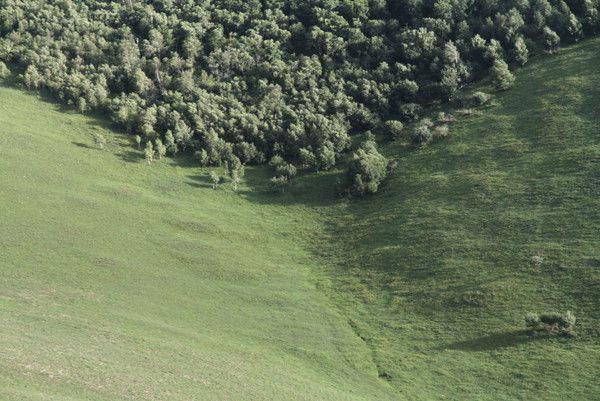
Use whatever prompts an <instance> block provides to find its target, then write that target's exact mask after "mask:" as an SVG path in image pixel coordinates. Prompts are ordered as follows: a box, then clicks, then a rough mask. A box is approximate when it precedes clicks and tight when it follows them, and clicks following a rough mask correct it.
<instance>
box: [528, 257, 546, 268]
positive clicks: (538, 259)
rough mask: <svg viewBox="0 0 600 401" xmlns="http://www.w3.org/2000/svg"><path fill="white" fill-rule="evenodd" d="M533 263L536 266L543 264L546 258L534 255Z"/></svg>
mask: <svg viewBox="0 0 600 401" xmlns="http://www.w3.org/2000/svg"><path fill="white" fill-rule="evenodd" d="M531 263H532V264H533V265H534V266H541V265H542V263H544V258H543V257H541V256H538V255H534V256H532V257H531Z"/></svg>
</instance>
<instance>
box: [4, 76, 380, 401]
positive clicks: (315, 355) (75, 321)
mask: <svg viewBox="0 0 600 401" xmlns="http://www.w3.org/2000/svg"><path fill="white" fill-rule="evenodd" d="M0 110H2V111H1V112H0V188H1V189H0V211H1V213H0V214H1V218H0V249H1V252H0V264H1V269H2V275H1V280H0V319H1V324H0V372H1V373H0V399H2V400H50V399H56V400H65V399H73V400H75V399H77V400H80V399H89V400H119V399H122V400H126V399H138V400H142V399H143V400H153V399H156V400H158V399H160V400H190V399H197V400H202V399H203V400H208V399H211V400H216V399H218V400H228V399H230V400H244V399H246V400H258V399H307V400H309V399H310V400H320V399H328V400H329V399H330V400H335V399H339V400H370V399H373V397H374V396H375V397H377V398H379V399H386V398H387V399H389V397H390V393H389V392H388V386H387V385H386V383H384V382H383V381H381V380H379V379H378V378H377V372H376V368H375V366H374V364H373V362H372V360H371V355H370V351H369V350H368V348H367V347H366V346H365V344H364V343H362V342H361V341H360V339H359V338H358V337H356V335H355V334H354V333H353V331H352V329H351V327H350V326H349V325H348V323H347V321H346V319H345V318H344V317H343V316H341V315H340V314H339V313H338V312H336V311H335V308H333V307H332V305H331V303H330V301H329V300H328V299H327V298H326V297H325V295H324V294H323V293H322V292H321V291H319V290H317V289H316V283H317V282H318V276H317V273H318V272H319V271H320V266H319V262H318V261H317V260H316V258H315V257H314V256H312V255H311V253H309V252H308V251H307V249H308V243H309V242H311V241H314V235H315V234H314V233H318V232H320V231H321V228H320V224H322V223H321V222H320V221H319V220H318V219H317V218H316V217H317V216H316V215H315V213H314V212H312V211H311V210H310V209H309V208H306V207H301V206H298V207H296V208H295V209H294V210H290V211H288V210H287V209H285V208H283V207H282V206H274V205H272V206H269V205H267V204H263V205H261V204H258V203H257V202H254V201H251V200H245V199H244V197H243V194H235V193H233V192H232V191H231V189H229V188H226V187H224V188H223V189H222V190H220V191H213V190H212V189H210V185H209V184H208V177H207V176H206V172H205V171H204V172H202V171H200V169H197V168H193V167H185V165H184V166H181V164H180V165H171V164H170V163H171V162H169V161H162V162H158V163H156V164H155V165H153V166H152V167H149V166H147V165H146V164H145V163H144V161H143V159H142V158H141V156H140V154H141V152H136V151H134V150H132V148H131V145H130V143H129V142H127V140H126V138H124V137H122V136H120V135H116V134H113V133H111V132H109V131H108V129H107V127H105V126H103V125H101V123H99V122H98V121H97V120H94V119H91V118H87V117H83V116H81V115H77V114H74V113H72V112H69V111H66V110H61V109H59V108H58V106H55V105H53V104H51V103H48V102H45V101H43V100H40V99H38V98H36V97H35V96H33V95H31V94H26V93H24V92H22V91H19V90H16V89H12V88H10V87H6V86H5V87H0ZM93 132H102V133H104V135H105V136H106V137H107V138H108V139H109V144H108V147H107V149H106V150H104V151H101V150H98V149H96V148H95V147H94V146H93V142H92V140H91V134H92V133H93ZM138 153H139V154H138ZM244 191H246V189H242V191H241V192H242V193H243V192H244ZM313 215H315V218H313Z"/></svg>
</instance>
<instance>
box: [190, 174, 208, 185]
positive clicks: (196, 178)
mask: <svg viewBox="0 0 600 401" xmlns="http://www.w3.org/2000/svg"><path fill="white" fill-rule="evenodd" d="M187 177H188V178H189V179H190V181H188V182H187V183H188V185H190V186H192V187H194V188H212V186H213V183H212V180H211V179H210V177H209V176H207V175H188V176H187Z"/></svg>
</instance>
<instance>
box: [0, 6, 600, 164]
mask: <svg viewBox="0 0 600 401" xmlns="http://www.w3.org/2000/svg"><path fill="white" fill-rule="evenodd" d="M0 15H2V16H6V18H4V19H3V20H2V23H0V61H2V62H7V63H18V64H19V65H20V66H21V67H23V71H24V72H23V73H22V74H21V76H20V77H21V79H22V81H23V83H24V84H25V85H26V86H27V87H28V88H31V89H38V88H41V87H44V88H46V89H49V90H50V91H52V92H54V93H55V94H56V95H57V96H58V97H59V98H60V99H62V100H63V101H65V102H66V103H69V104H74V105H76V106H77V107H78V108H79V109H80V110H81V111H88V110H97V109H102V110H106V111H108V112H110V113H111V114H112V117H113V119H114V121H115V122H117V123H118V124H120V125H121V126H122V127H123V128H124V129H126V130H127V131H128V132H131V133H135V134H138V135H140V136H142V139H143V141H144V142H148V141H152V142H154V141H155V140H156V139H160V140H161V141H162V143H163V144H164V146H165V147H166V149H167V153H168V154H170V155H175V154H176V153H177V152H178V151H186V150H191V151H192V152H195V151H199V150H204V151H205V152H206V153H205V154H204V153H203V154H202V155H203V157H202V160H201V162H202V164H204V165H206V164H210V165H219V164H220V163H221V162H222V161H224V160H229V159H230V157H231V155H235V156H236V157H238V158H239V159H240V160H241V161H242V163H244V164H247V163H255V164H256V163H264V162H265V161H267V160H269V159H270V158H271V157H272V156H274V155H280V156H281V157H282V158H283V159H284V160H285V161H287V162H288V163H292V164H294V165H296V166H302V167H305V168H310V169H313V170H323V169H328V168H331V167H332V166H334V165H335V164H336V162H337V161H338V160H339V159H340V156H341V155H342V153H344V152H346V151H347V150H348V148H349V145H350V140H349V134H350V133H351V132H364V131H365V130H368V129H374V128H376V127H380V126H382V125H383V123H384V122H385V121H388V120H391V119H398V120H401V121H402V122H404V123H406V122H411V121H414V120H416V119H418V118H419V114H420V111H421V108H422V106H423V105H427V104H430V103H431V101H434V100H439V99H451V98H453V97H454V96H455V95H456V93H457V91H458V90H459V89H460V87H461V86H462V85H463V84H464V83H465V82H468V81H470V80H472V79H474V78H477V77H480V76H482V75H483V74H485V73H486V72H487V71H488V70H489V68H490V67H491V66H492V65H494V66H495V67H494V69H493V70H492V74H493V75H494V77H495V79H496V80H497V81H498V82H499V85H500V87H502V88H505V87H508V86H510V73H509V72H508V73H507V69H505V68H503V66H504V65H505V62H507V61H511V62H512V61H514V62H515V63H517V64H521V65H522V64H524V63H525V62H526V61H527V59H528V56H529V51H530V50H531V49H534V48H535V46H529V43H535V42H538V43H543V44H544V45H545V47H546V49H547V50H548V51H554V50H555V49H556V47H557V46H558V43H559V42H560V39H561V38H562V39H563V40H564V41H576V40H579V38H580V37H581V36H582V35H583V34H584V33H585V34H593V33H595V32H596V30H597V22H598V5H597V2H580V1H578V2H562V1H561V2H547V1H537V2H529V1H521V0H509V1H502V2H487V1H481V0H477V1H475V2H474V3H473V2H469V1H467V0H454V1H451V2H450V1H435V2H433V1H432V2H425V1H412V0H411V1H382V0H378V1H365V0H361V1H346V0H344V1H339V0H336V1H310V2H306V1H299V0H284V1H279V2H273V1H270V2H266V1H265V2H258V1H250V2H239V1H225V2H213V1H199V2H196V1H188V0H169V1H164V2H162V1H154V0H152V1H145V2H142V1H133V0H124V1H117V0H113V1H110V0H107V1H97V0H82V1H77V2H76V1H73V0H64V1H62V0H61V1H56V0H53V1H47V0H30V1H26V2H23V1H16V0H5V1H3V2H1V3H0ZM502 63H504V64H502ZM498 66H500V67H502V68H500V67H498ZM1 74H2V67H1V66H0V75H1ZM288 173H289V172H288Z"/></svg>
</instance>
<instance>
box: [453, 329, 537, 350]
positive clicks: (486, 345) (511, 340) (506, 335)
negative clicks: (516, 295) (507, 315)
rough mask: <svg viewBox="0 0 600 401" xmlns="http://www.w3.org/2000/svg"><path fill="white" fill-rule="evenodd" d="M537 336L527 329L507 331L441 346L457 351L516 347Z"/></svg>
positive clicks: (533, 339)
mask: <svg viewBox="0 0 600 401" xmlns="http://www.w3.org/2000/svg"><path fill="white" fill-rule="evenodd" d="M536 338H541V337H534V336H532V335H531V334H530V332H529V331H527V330H516V331H506V332H503V333H494V334H489V335H487V336H483V337H479V338H474V339H470V340H465V341H458V342H455V343H452V344H448V345H445V346H443V347H441V348H442V349H450V350H457V351H475V352H476V351H493V350H497V349H501V348H510V347H515V346H518V345H521V344H526V343H528V342H532V341H535V340H536Z"/></svg>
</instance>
